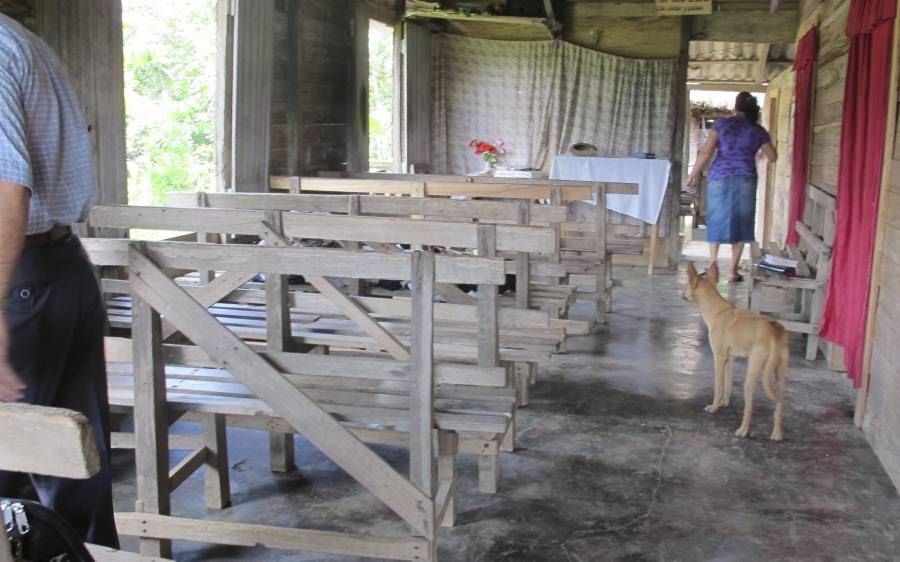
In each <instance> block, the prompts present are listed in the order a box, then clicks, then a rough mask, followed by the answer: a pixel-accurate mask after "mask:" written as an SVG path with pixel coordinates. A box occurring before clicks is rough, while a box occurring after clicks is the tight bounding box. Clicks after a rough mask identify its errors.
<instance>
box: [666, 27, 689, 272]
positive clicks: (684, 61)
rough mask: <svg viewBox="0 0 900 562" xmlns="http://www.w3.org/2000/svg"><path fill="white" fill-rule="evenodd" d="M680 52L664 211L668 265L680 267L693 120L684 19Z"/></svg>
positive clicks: (675, 83) (675, 82) (686, 29)
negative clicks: (681, 219)
mask: <svg viewBox="0 0 900 562" xmlns="http://www.w3.org/2000/svg"><path fill="white" fill-rule="evenodd" d="M681 19H682V20H683V21H682V26H681V52H680V53H679V56H678V64H677V65H676V67H675V77H674V84H673V86H672V87H673V93H674V96H673V97H674V101H675V131H674V132H673V135H672V151H671V158H672V182H671V184H670V188H669V197H668V206H666V205H663V209H662V212H664V213H668V219H669V233H668V236H667V238H666V248H667V253H668V257H669V260H668V261H669V267H671V268H675V267H678V262H679V261H681V240H680V238H679V236H680V233H679V229H678V221H679V216H680V212H681V187H682V182H683V180H684V176H685V174H686V173H687V161H686V160H685V149H684V146H685V137H686V134H687V133H686V129H689V127H688V119H690V118H691V117H690V111H688V108H689V106H690V99H689V97H690V96H689V95H688V86H687V76H688V61H689V60H690V54H689V47H690V35H691V33H690V25H691V23H690V20H691V19H692V18H681Z"/></svg>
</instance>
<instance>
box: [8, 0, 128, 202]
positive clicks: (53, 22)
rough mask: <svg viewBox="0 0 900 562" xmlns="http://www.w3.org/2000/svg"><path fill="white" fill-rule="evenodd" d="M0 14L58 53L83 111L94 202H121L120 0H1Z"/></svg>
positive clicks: (123, 169) (124, 175)
mask: <svg viewBox="0 0 900 562" xmlns="http://www.w3.org/2000/svg"><path fill="white" fill-rule="evenodd" d="M0 7H2V10H3V12H4V13H7V14H8V15H10V16H12V17H14V18H16V19H18V20H19V21H21V22H22V23H23V24H24V25H26V26H27V27H30V28H31V29H32V30H33V31H35V33H37V34H38V35H40V36H41V37H42V38H43V39H44V40H45V41H46V42H47V43H48V44H49V45H50V46H51V47H53V49H54V50H55V51H56V52H57V53H58V54H59V56H60V59H61V60H62V62H63V65H64V66H65V67H66V70H67V71H68V73H69V76H70V78H71V80H72V85H73V87H74V88H75V92H76V94H77V95H78V99H79V101H80V102H81V104H82V107H83V108H84V112H85V118H86V119H87V123H88V130H89V131H90V135H91V140H92V144H93V148H94V169H95V171H96V175H97V183H98V189H99V202H100V203H105V204H114V203H125V202H126V201H127V197H128V195H127V191H126V180H127V171H126V162H125V93H124V88H125V77H124V71H123V64H124V63H123V51H122V3H121V0H98V1H95V2H91V3H87V2H65V1H64V0H3V2H2V5H0Z"/></svg>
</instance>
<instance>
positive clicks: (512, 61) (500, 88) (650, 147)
mask: <svg viewBox="0 0 900 562" xmlns="http://www.w3.org/2000/svg"><path fill="white" fill-rule="evenodd" d="M434 58H435V60H434V66H435V74H434V76H435V80H434V89H433V95H434V99H435V104H434V106H433V107H434V115H433V125H434V126H433V140H434V142H433V145H432V166H433V169H434V171H435V172H437V173H447V174H467V173H472V172H476V171H478V170H480V169H481V168H482V167H483V164H482V162H481V161H480V160H479V158H478V157H476V156H475V155H474V154H473V153H472V150H471V149H470V148H469V147H468V143H469V141H470V140H471V139H473V138H478V139H481V140H487V141H493V140H496V139H497V138H502V139H503V140H504V141H505V142H506V147H507V149H508V151H509V153H508V154H507V155H506V156H505V157H504V158H502V159H501V162H500V164H501V165H506V166H515V167H532V168H540V167H541V166H542V164H543V163H544V158H545V156H546V155H547V153H548V152H549V153H550V154H558V153H560V152H563V151H565V150H566V149H567V148H568V146H569V145H571V144H572V143H574V142H590V143H592V144H594V145H596V146H597V147H598V148H599V149H600V154H601V155H602V156H628V155H630V154H631V153H633V152H636V151H640V152H655V153H656V154H657V155H658V156H659V157H661V158H666V157H668V156H669V150H670V146H671V142H672V134H673V131H674V125H675V108H674V107H673V106H672V101H671V100H672V87H673V77H674V70H675V61H674V60H638V59H627V58H623V57H617V56H613V55H608V54H604V53H599V52H597V51H592V50H589V49H584V48H582V47H578V46H576V45H573V44H571V43H565V42H563V41H538V42H532V41H491V40H486V39H472V38H468V37H461V36H457V35H447V34H441V35H438V36H436V38H435V49H434Z"/></svg>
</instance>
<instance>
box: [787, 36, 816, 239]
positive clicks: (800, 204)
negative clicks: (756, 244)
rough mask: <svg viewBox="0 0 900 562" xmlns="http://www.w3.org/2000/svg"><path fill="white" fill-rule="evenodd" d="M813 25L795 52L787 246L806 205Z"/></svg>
mask: <svg viewBox="0 0 900 562" xmlns="http://www.w3.org/2000/svg"><path fill="white" fill-rule="evenodd" d="M817 46H818V45H817V40H816V28H815V27H814V28H812V29H810V30H809V31H808V32H807V33H806V35H804V36H803V38H802V39H800V42H799V43H797V52H796V54H795V55H794V71H795V73H796V86H795V89H794V91H795V94H794V96H795V99H796V101H795V105H794V161H793V163H792V166H791V207H790V212H789V213H788V232H787V241H786V242H785V244H787V245H788V246H796V245H797V242H799V235H798V234H797V231H796V230H795V229H794V225H795V224H796V223H797V221H799V220H803V209H804V207H805V206H806V183H807V181H808V180H809V148H810V142H809V138H810V135H811V134H812V110H813V107H812V93H813V85H814V84H815V79H816V76H815V70H816V64H815V63H816V50H817Z"/></svg>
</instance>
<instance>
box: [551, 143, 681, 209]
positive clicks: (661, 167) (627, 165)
mask: <svg viewBox="0 0 900 562" xmlns="http://www.w3.org/2000/svg"><path fill="white" fill-rule="evenodd" d="M671 169H672V163H671V162H669V161H668V160H646V159H641V158H596V157H586V156H557V157H556V158H554V159H553V166H552V167H551V168H550V179H554V180H571V181H593V182H610V183H636V184H638V186H639V191H638V194H637V195H621V194H610V195H607V196H606V206H607V208H609V209H611V210H613V211H616V212H618V213H622V214H624V215H628V216H630V217H634V218H636V219H638V220H641V221H644V222H646V223H650V224H656V221H657V220H659V211H660V210H661V209H662V204H663V200H664V199H665V197H666V188H667V187H668V185H669V172H670V171H671Z"/></svg>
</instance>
